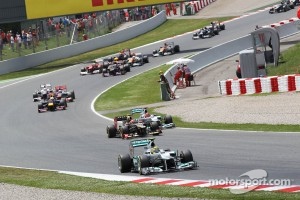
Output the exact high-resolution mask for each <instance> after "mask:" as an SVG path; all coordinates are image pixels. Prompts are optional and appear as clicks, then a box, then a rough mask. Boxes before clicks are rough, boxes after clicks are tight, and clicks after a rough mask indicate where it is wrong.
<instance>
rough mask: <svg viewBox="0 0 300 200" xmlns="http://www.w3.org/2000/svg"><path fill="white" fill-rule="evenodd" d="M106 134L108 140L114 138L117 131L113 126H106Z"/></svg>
mask: <svg viewBox="0 0 300 200" xmlns="http://www.w3.org/2000/svg"><path fill="white" fill-rule="evenodd" d="M106 133H107V137H108V138H114V137H116V135H117V129H116V128H115V126H114V125H110V126H107V127H106Z"/></svg>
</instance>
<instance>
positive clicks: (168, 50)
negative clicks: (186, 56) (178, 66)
mask: <svg viewBox="0 0 300 200" xmlns="http://www.w3.org/2000/svg"><path fill="white" fill-rule="evenodd" d="M178 52H180V47H179V45H175V44H174V42H166V43H165V44H164V46H163V47H160V48H159V49H158V50H154V51H153V52H152V56H153V57H158V56H166V55H172V54H175V53H178Z"/></svg>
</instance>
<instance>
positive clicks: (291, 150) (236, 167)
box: [0, 11, 300, 184]
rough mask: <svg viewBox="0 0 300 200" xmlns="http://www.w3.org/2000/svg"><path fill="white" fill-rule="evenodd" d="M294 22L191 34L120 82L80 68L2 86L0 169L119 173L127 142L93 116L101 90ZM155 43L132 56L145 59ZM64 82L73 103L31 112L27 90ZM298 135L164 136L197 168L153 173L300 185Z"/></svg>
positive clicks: (258, 20) (256, 19) (246, 22)
mask: <svg viewBox="0 0 300 200" xmlns="http://www.w3.org/2000/svg"><path fill="white" fill-rule="evenodd" d="M290 17H294V12H292V11H291V12H287V13H282V14H276V15H269V14H268V13H267V12H263V13H259V14H257V15H254V16H250V17H245V18H242V19H239V20H236V21H233V22H230V23H227V24H226V31H223V32H221V35H220V36H217V37H214V38H212V39H205V40H198V41H193V40H192V39H191V37H192V35H191V34H189V35H185V36H181V37H180V38H175V39H170V40H169V41H175V43H176V44H179V45H180V48H181V53H180V54H176V55H173V56H166V57H163V58H150V63H149V64H147V65H145V66H143V67H139V68H134V69H132V72H130V73H127V74H126V75H125V76H118V77H109V78H103V77H101V76H99V75H93V76H84V77H82V76H80V75H79V72H80V67H81V66H80V65H77V66H73V67H70V68H67V69H64V70H61V71H57V72H54V73H50V74H47V75H44V76H40V77H37V78H34V79H30V80H27V81H24V82H21V83H19V84H15V85H11V86H9V87H4V88H3V87H2V86H4V85H6V84H7V83H1V85H0V88H1V89H0V96H1V101H0V114H1V115H0V152H1V153H0V165H9V166H19V167H30V168H42V169H53V170H68V171H78V172H91V173H112V174H119V172H118V170H117V155H118V154H119V153H122V152H124V151H128V141H122V140H121V139H108V138H107V136H106V133H105V127H106V126H107V125H108V124H110V123H111V122H110V121H108V120H103V119H101V118H99V117H98V116H96V115H95V114H94V113H93V112H92V111H91V109H90V104H91V102H92V100H93V99H94V98H95V97H96V96H97V95H98V94H99V93H101V92H102V91H104V90H105V89H106V88H108V87H110V86H112V85H114V84H116V83H118V82H119V81H121V80H124V79H126V78H129V77H131V76H134V75H136V74H138V73H140V72H143V71H146V70H148V69H150V68H153V67H155V66H159V65H160V64H162V63H166V62H167V61H169V60H171V59H175V58H179V57H183V56H185V55H189V54H192V53H193V52H198V51H201V50H203V49H206V48H210V47H212V46H215V45H217V44H220V43H223V42H226V41H228V40H232V39H235V38H238V37H241V36H244V35H245V34H248V33H250V32H251V31H252V30H253V29H254V27H255V25H266V24H270V23H274V22H278V21H280V20H283V19H288V18H290ZM159 46H161V44H153V45H149V46H147V47H143V48H140V49H138V50H135V51H137V52H142V53H148V54H150V53H151V52H152V50H154V49H157V48H158V47H159ZM48 82H49V83H52V84H53V85H59V84H66V85H67V86H68V88H69V89H74V90H75V94H76V100H75V102H74V103H69V104H68V109H67V110H66V111H61V112H59V111H58V112H53V113H43V114H39V113H38V112H37V104H35V103H33V102H32V92H33V91H34V90H35V89H37V88H38V87H39V85H40V84H41V83H48ZM299 139H300V135H299V134H285V133H244V132H230V131H229V132H222V131H214V130H211V131H202V130H183V129H179V128H177V129H173V130H166V131H165V133H164V136H161V137H158V138H157V143H158V144H159V146H161V147H169V148H171V149H179V150H184V149H191V151H192V152H193V154H194V158H195V160H197V161H198V162H199V165H200V168H199V170H193V171H188V172H183V173H171V174H162V175H157V177H173V178H186V179H209V178H224V177H230V178H235V177H238V176H239V175H240V174H242V173H244V172H246V171H249V170H253V169H257V168H260V169H265V170H267V171H268V173H269V175H270V177H273V178H286V179H287V178H290V179H294V180H295V182H294V184H300V177H299V176H300V173H299V170H298V167H299V164H300V159H299V157H300V156H299V146H298V141H299Z"/></svg>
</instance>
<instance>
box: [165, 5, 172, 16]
mask: <svg viewBox="0 0 300 200" xmlns="http://www.w3.org/2000/svg"><path fill="white" fill-rule="evenodd" d="M165 9H166V15H167V16H171V10H170V7H169V5H168V4H166V5H165Z"/></svg>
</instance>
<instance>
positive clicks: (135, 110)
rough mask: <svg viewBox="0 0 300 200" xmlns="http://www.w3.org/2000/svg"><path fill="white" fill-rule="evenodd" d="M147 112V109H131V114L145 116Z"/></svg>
mask: <svg viewBox="0 0 300 200" xmlns="http://www.w3.org/2000/svg"><path fill="white" fill-rule="evenodd" d="M146 112H147V108H133V109H131V114H135V113H141V114H145V113H146Z"/></svg>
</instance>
